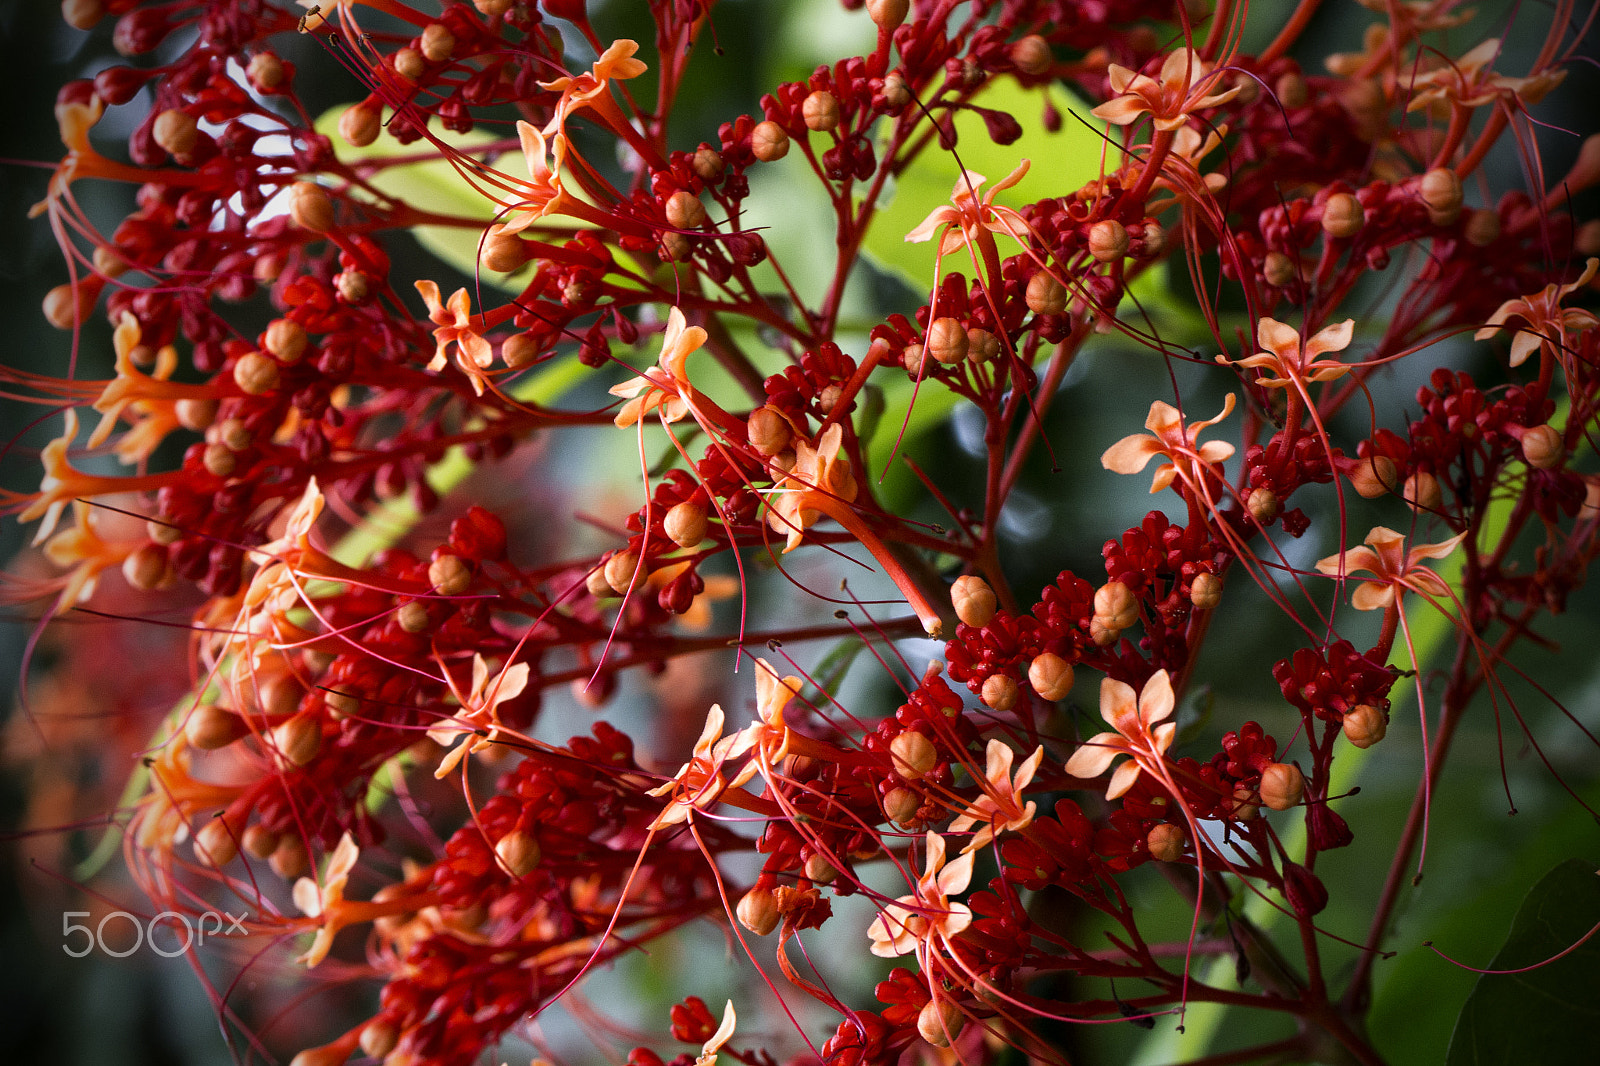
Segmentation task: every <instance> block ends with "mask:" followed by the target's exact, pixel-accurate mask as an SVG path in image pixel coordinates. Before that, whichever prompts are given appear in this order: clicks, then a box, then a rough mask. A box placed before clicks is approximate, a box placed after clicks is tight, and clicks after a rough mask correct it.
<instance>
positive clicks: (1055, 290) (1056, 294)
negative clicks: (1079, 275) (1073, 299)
mask: <svg viewBox="0 0 1600 1066" xmlns="http://www.w3.org/2000/svg"><path fill="white" fill-rule="evenodd" d="M1023 299H1024V300H1025V301H1026V302H1027V305H1028V310H1030V311H1032V312H1033V313H1034V314H1038V315H1059V314H1060V313H1061V312H1063V311H1065V310H1066V309H1067V290H1066V289H1065V288H1064V287H1063V286H1062V284H1061V282H1059V281H1057V280H1056V279H1055V278H1053V277H1051V276H1050V275H1049V274H1046V273H1045V272H1044V271H1042V270H1041V271H1039V273H1037V274H1035V275H1034V276H1033V277H1032V278H1030V279H1029V280H1028V289H1027V291H1026V292H1025V293H1024V294H1023Z"/></svg>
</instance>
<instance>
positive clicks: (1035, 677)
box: [1028, 651, 1076, 703]
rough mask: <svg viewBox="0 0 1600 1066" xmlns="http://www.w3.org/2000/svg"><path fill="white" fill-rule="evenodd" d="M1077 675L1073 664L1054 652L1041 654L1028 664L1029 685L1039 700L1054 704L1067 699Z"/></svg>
mask: <svg viewBox="0 0 1600 1066" xmlns="http://www.w3.org/2000/svg"><path fill="white" fill-rule="evenodd" d="M1074 680H1076V675H1075V673H1074V671H1073V669H1072V664H1071V663H1069V662H1067V660H1065V659H1063V658H1062V657H1061V656H1059V655H1057V654H1056V653H1055V652H1053V651H1047V652H1041V653H1040V654H1038V655H1035V656H1034V657H1033V662H1031V663H1029V664H1028V684H1029V685H1031V686H1032V687H1033V691H1034V692H1036V693H1038V695H1039V698H1040V699H1043V700H1049V701H1051V702H1052V703H1054V702H1056V701H1058V700H1064V699H1066V698H1067V695H1068V693H1070V692H1071V691H1072V683H1073V681H1074Z"/></svg>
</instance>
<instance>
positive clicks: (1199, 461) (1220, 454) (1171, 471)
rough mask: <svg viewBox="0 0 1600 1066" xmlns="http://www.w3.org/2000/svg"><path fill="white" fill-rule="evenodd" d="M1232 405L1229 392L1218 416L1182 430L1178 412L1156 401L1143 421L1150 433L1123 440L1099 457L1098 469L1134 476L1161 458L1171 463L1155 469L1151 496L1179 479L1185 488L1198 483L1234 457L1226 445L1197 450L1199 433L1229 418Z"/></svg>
mask: <svg viewBox="0 0 1600 1066" xmlns="http://www.w3.org/2000/svg"><path fill="white" fill-rule="evenodd" d="M1233 405H1234V396H1233V393H1231V392H1230V393H1228V396H1227V398H1226V399H1225V400H1223V402H1222V413H1221V414H1219V415H1217V417H1215V418H1213V419H1210V420H1208V421H1205V422H1196V423H1194V424H1193V425H1191V426H1189V427H1188V428H1187V429H1185V428H1184V425H1183V416H1182V415H1180V414H1179V413H1178V410H1177V408H1175V407H1173V406H1172V405H1171V404H1168V403H1163V402H1162V401H1160V400H1157V401H1156V402H1155V403H1152V404H1151V405H1150V414H1149V416H1148V417H1147V418H1145V420H1144V427H1145V428H1146V429H1148V430H1149V431H1150V432H1149V433H1134V434H1131V435H1129V436H1126V437H1123V438H1122V439H1121V440H1119V441H1117V443H1115V444H1113V445H1112V446H1111V447H1109V448H1107V449H1106V450H1105V454H1103V455H1102V456H1100V465H1101V466H1104V467H1105V468H1106V469H1107V470H1111V471H1115V472H1116V473H1118V474H1137V473H1138V472H1139V471H1141V470H1143V469H1144V468H1145V467H1146V466H1147V465H1149V463H1150V460H1151V459H1153V458H1155V457H1156V456H1158V455H1164V456H1166V457H1167V458H1168V459H1170V460H1171V462H1169V463H1164V464H1162V465H1161V466H1158V467H1156V473H1155V477H1154V478H1153V479H1152V480H1151V482H1150V491H1151V492H1160V491H1161V490H1162V489H1164V488H1166V487H1167V486H1169V485H1171V484H1172V482H1173V481H1174V480H1175V479H1177V478H1180V477H1181V478H1182V479H1183V480H1184V481H1185V482H1186V483H1188V484H1195V483H1198V481H1199V480H1200V477H1201V473H1202V471H1203V470H1204V469H1205V468H1207V467H1210V466H1211V465H1213V464H1215V463H1220V462H1222V461H1223V460H1224V459H1227V458H1228V457H1229V456H1231V455H1232V454H1233V445H1231V444H1229V443H1227V442H1226V441H1220V440H1214V441H1207V442H1206V443H1205V444H1202V445H1199V447H1196V441H1197V440H1198V438H1199V436H1200V433H1201V432H1202V431H1203V430H1205V429H1207V428H1209V427H1211V426H1214V425H1216V424H1217V423H1218V422H1221V421H1222V420H1223V419H1224V418H1227V417H1228V415H1230V414H1232V413H1233Z"/></svg>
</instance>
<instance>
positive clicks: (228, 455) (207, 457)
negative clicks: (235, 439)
mask: <svg viewBox="0 0 1600 1066" xmlns="http://www.w3.org/2000/svg"><path fill="white" fill-rule="evenodd" d="M238 463H239V460H238V459H237V458H235V457H234V454H233V452H232V451H231V450H230V449H229V448H228V446H227V445H226V444H222V443H218V442H213V443H211V444H207V445H206V450H205V453H204V454H203V455H202V456H201V457H200V465H201V466H203V467H205V468H206V473H208V474H210V475H212V476H213V477H228V476H229V475H231V474H232V473H233V471H234V468H235V467H236V466H237V465H238Z"/></svg>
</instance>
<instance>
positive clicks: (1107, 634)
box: [1089, 615, 1122, 648]
mask: <svg viewBox="0 0 1600 1066" xmlns="http://www.w3.org/2000/svg"><path fill="white" fill-rule="evenodd" d="M1121 635H1122V630H1120V629H1115V628H1113V627H1111V626H1108V625H1106V623H1105V621H1104V620H1103V619H1101V617H1100V616H1099V615H1095V616H1094V617H1093V618H1091V619H1089V639H1090V640H1092V641H1094V643H1095V646H1096V647H1100V648H1104V647H1106V646H1107V645H1110V644H1115V643H1116V640H1117V638H1118V637H1120V636H1121Z"/></svg>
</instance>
